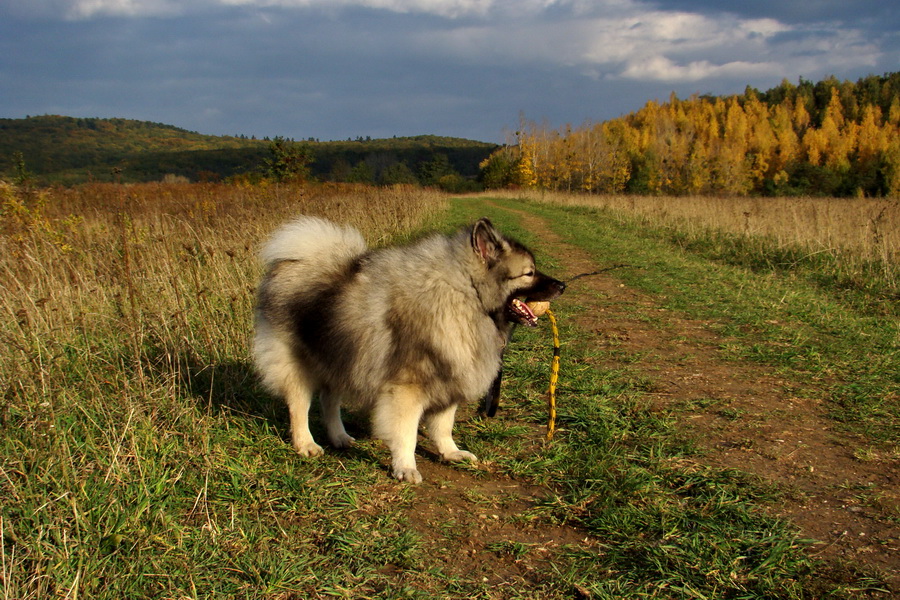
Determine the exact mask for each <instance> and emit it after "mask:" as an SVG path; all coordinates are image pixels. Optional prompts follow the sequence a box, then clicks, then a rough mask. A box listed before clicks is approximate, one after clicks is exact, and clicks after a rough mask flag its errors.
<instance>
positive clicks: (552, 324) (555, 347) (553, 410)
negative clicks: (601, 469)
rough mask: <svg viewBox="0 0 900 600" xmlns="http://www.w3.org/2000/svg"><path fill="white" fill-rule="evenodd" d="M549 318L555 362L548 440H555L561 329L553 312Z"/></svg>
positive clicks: (551, 369) (551, 375) (551, 386)
mask: <svg viewBox="0 0 900 600" xmlns="http://www.w3.org/2000/svg"><path fill="white" fill-rule="evenodd" d="M546 314H547V318H549V319H550V328H551V329H552V330H553V362H552V363H551V365H550V392H549V395H550V420H549V421H548V422H547V440H548V441H549V440H552V439H553V434H554V433H556V384H557V382H558V381H559V329H557V327H556V317H555V316H553V311H552V310H550V309H549V308H548V309H547V313H546Z"/></svg>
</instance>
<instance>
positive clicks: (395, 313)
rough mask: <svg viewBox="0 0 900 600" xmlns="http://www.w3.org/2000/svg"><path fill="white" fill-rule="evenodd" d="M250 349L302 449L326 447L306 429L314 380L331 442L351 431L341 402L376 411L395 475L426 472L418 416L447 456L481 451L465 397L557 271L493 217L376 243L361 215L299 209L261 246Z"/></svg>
mask: <svg viewBox="0 0 900 600" xmlns="http://www.w3.org/2000/svg"><path fill="white" fill-rule="evenodd" d="M261 258H262V261H263V263H264V265H265V276H264V278H263V281H262V283H261V285H260V288H259V295H258V303H257V308H256V332H255V339H254V347H253V354H254V360H255V363H256V366H257V368H258V370H259V372H260V374H261V376H262V380H263V382H264V384H265V385H266V387H267V388H268V389H269V390H270V391H272V392H273V393H275V394H277V395H279V396H282V397H283V398H284V399H285V401H286V403H287V406H288V409H289V412H290V419H291V436H292V441H293V445H294V448H295V449H296V450H297V452H299V453H300V454H301V455H304V456H315V455H319V454H321V453H322V448H321V447H320V446H319V445H318V444H316V442H315V441H314V440H313V438H312V435H311V434H310V431H309V425H308V414H309V408H310V403H311V399H312V396H313V395H314V393H316V392H318V394H319V400H320V404H321V408H322V415H323V421H324V424H325V428H326V431H327V434H328V438H329V440H330V442H331V444H332V445H333V446H335V447H337V448H344V447H347V446H349V445H350V444H351V443H352V442H353V438H351V437H350V436H349V435H347V432H346V431H345V430H344V425H343V423H342V421H341V417H340V407H341V405H342V404H344V405H346V406H349V407H350V408H354V407H356V408H362V409H367V410H370V411H371V417H372V430H373V433H374V435H375V436H377V437H379V438H381V439H383V440H384V441H385V442H386V443H387V445H388V448H389V449H390V451H391V463H392V473H393V475H394V477H396V478H397V479H399V480H401V481H411V482H419V481H421V479H422V477H421V475H420V474H419V471H418V470H417V469H416V461H415V448H416V440H417V432H418V428H419V424H420V421H421V422H423V423H424V425H425V426H426V428H427V432H428V435H429V437H430V438H431V439H432V440H433V442H434V445H435V447H436V449H437V452H438V453H439V454H440V456H441V457H442V458H443V459H444V460H448V461H462V460H473V461H474V460H476V458H475V456H474V455H472V454H471V453H469V452H465V451H463V450H460V449H459V448H458V447H457V446H456V443H455V442H454V441H453V438H452V429H453V424H454V417H455V414H456V409H457V406H458V405H459V404H460V403H461V402H466V401H475V400H478V399H480V398H481V397H483V396H484V395H485V393H486V392H487V391H488V389H489V387H490V385H491V383H492V382H493V381H494V378H495V376H496V375H497V373H498V372H499V369H500V361H501V352H502V350H503V348H504V346H505V345H506V343H507V338H508V334H509V330H510V327H511V326H512V323H513V322H516V321H521V320H522V316H521V315H520V314H517V313H516V312H513V311H511V309H510V304H511V302H512V301H513V299H515V298H527V299H535V300H549V299H552V298H555V297H556V296H558V295H559V294H560V293H562V290H563V288H564V287H565V286H564V285H563V284H562V283H561V282H559V281H557V280H555V279H552V278H550V277H547V276H546V275H543V274H542V273H539V272H538V271H537V269H536V268H535V264H534V257H533V255H532V253H531V252H529V251H528V250H527V249H526V248H525V247H524V246H522V245H521V244H519V243H517V242H515V241H514V240H511V239H508V238H506V237H504V236H503V235H502V234H500V232H498V231H497V230H496V229H495V228H494V227H493V225H492V224H491V223H490V222H489V221H488V220H486V219H482V220H480V221H478V222H477V223H475V224H474V225H473V226H471V227H468V228H466V229H463V230H461V231H459V232H458V233H457V234H456V235H453V236H443V235H433V236H431V237H427V238H425V239H422V240H421V241H419V242H417V243H414V244H411V245H408V246H402V247H392V248H385V249H380V250H371V251H370V250H368V249H367V247H366V244H365V241H364V240H363V238H362V236H361V235H360V234H359V232H358V231H356V230H355V229H353V228H351V227H347V226H341V225H336V224H334V223H331V222H329V221H325V220H323V219H319V218H313V217H301V218H299V219H297V220H295V221H293V222H291V223H289V224H287V225H285V226H283V227H282V228H281V229H279V230H278V231H276V232H275V234H274V235H273V236H272V238H271V239H270V240H269V241H268V243H267V244H266V245H265V246H264V247H263V249H262V252H261Z"/></svg>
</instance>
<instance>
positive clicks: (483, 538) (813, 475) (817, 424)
mask: <svg viewBox="0 0 900 600" xmlns="http://www.w3.org/2000/svg"><path fill="white" fill-rule="evenodd" d="M521 216H522V218H523V220H524V223H525V225H526V226H527V227H528V228H529V229H530V230H531V231H534V232H535V233H537V234H538V235H539V236H541V238H542V239H543V240H545V241H546V244H547V245H548V247H550V248H552V249H553V250H552V253H553V256H554V258H555V259H557V260H558V262H559V263H560V264H561V268H560V272H561V273H566V274H568V275H570V276H571V275H574V274H577V273H584V272H591V271H594V270H597V269H598V268H602V267H603V266H604V265H597V264H595V263H593V262H592V261H591V259H590V258H589V257H588V256H587V255H586V254H585V253H584V252H582V251H581V250H579V249H577V248H575V247H574V246H572V245H569V244H567V243H566V242H565V241H564V240H563V239H561V238H560V237H559V236H557V235H555V234H554V233H553V232H551V231H550V230H549V228H548V227H547V226H546V224H545V223H543V222H542V221H541V220H540V219H538V218H536V217H534V216H533V215H529V214H526V213H522V215H521ZM564 299H566V300H568V301H571V302H574V303H579V304H582V305H585V306H591V307H592V309H591V310H589V311H586V312H585V313H584V314H583V315H582V316H580V317H579V322H578V325H579V327H580V328H581V330H582V331H583V332H584V335H585V336H586V337H587V339H586V343H589V344H595V345H597V346H605V347H609V348H610V349H614V350H616V352H615V353H613V354H614V355H618V356H629V357H630V358H629V364H628V368H629V369H630V370H631V371H632V372H634V373H636V374H639V375H641V376H642V377H644V378H646V379H648V380H649V381H650V382H651V391H649V392H648V394H649V395H650V397H651V398H652V400H653V405H654V406H655V407H656V408H657V409H659V410H665V411H674V414H675V415H677V416H678V426H679V427H681V428H683V431H684V432H685V434H686V435H689V436H691V437H693V438H695V440H696V441H697V444H698V445H699V447H700V448H701V449H702V452H701V453H700V454H699V455H698V456H697V457H695V460H696V461H697V462H698V463H704V464H708V465H711V466H716V467H723V468H733V469H739V470H741V471H744V472H749V473H752V474H754V475H756V476H757V477H758V478H759V479H760V480H762V481H764V482H768V483H771V484H773V485H775V486H776V487H777V488H778V489H779V490H781V491H782V494H781V495H780V500H779V502H778V504H777V505H773V506H770V507H768V510H770V511H771V512H772V513H773V514H776V515H778V516H781V517H783V518H785V519H788V520H790V521H791V522H792V523H793V524H794V525H795V526H796V528H797V529H798V531H799V534H800V536H801V537H802V538H804V539H809V540H814V542H813V544H812V545H811V547H810V548H811V549H810V552H811V553H812V554H813V555H814V556H815V558H817V559H819V560H821V561H822V562H823V565H824V566H823V569H822V570H821V576H822V578H823V579H827V580H829V581H831V582H832V583H846V584H847V585H848V586H851V587H852V586H853V585H854V582H858V581H859V580H860V579H861V578H871V579H870V581H873V582H876V585H873V586H872V587H873V588H876V589H881V590H883V591H880V592H879V591H873V592H872V597H900V519H898V515H900V461H898V460H897V458H896V456H893V457H892V456H889V455H887V454H886V453H882V454H879V453H878V451H877V450H871V449H870V448H869V445H868V444H867V443H866V441H865V440H863V439H861V438H859V437H856V436H854V435H851V434H848V433H846V432H843V431H841V430H839V428H838V427H837V424H836V423H835V422H834V421H832V420H830V419H829V418H828V417H827V416H826V415H825V407H824V406H822V404H821V403H820V402H818V401H817V400H815V399H812V398H807V397H804V396H803V395H799V394H798V393H797V392H796V390H797V389H799V388H798V386H796V385H795V382H791V381H787V380H785V378H784V377H783V376H782V375H780V374H779V373H777V372H776V371H775V370H774V368H769V367H766V366H763V365H758V364H753V363H748V362H740V361H736V360H733V359H728V358H727V357H725V356H723V353H722V350H721V348H722V347H724V346H725V345H726V344H727V342H728V340H727V339H725V338H723V337H721V335H720V334H719V333H717V328H716V327H715V325H716V324H715V323H709V322H704V321H699V320H694V319H690V318H686V317H685V316H683V315H679V314H675V313H674V312H672V311H668V310H665V309H664V308H663V307H662V306H661V305H660V303H659V302H658V301H656V300H655V299H654V298H653V297H652V296H648V295H646V294H643V293H641V292H639V291H637V290H635V289H632V288H629V287H628V286H626V285H625V284H624V283H623V282H621V281H619V280H617V279H616V277H615V271H613V272H610V273H608V274H603V275H599V276H595V277H587V278H583V279H580V280H578V281H577V283H573V284H572V285H571V286H570V288H569V290H567V291H566V295H565V297H564ZM560 301H563V300H560ZM648 317H649V318H648ZM591 338H592V339H591ZM606 354H607V353H604V355H606ZM601 366H608V367H610V368H617V369H619V368H622V365H621V364H618V363H616V362H614V361H613V360H612V359H610V362H609V364H607V365H601ZM462 416H463V418H464V415H462ZM423 463H424V464H423ZM420 469H421V470H422V472H423V475H424V477H425V482H424V483H423V484H421V485H420V487H419V488H418V489H417V492H416V496H415V499H414V500H413V506H412V510H411V511H410V515H411V520H412V522H413V524H414V526H415V527H416V528H417V529H418V530H419V531H420V533H421V534H422V535H423V538H424V539H425V540H426V543H432V544H434V545H435V547H440V548H441V549H442V552H444V553H445V555H446V556H447V561H448V569H449V571H450V572H451V573H452V572H458V573H460V574H465V575H466V576H467V577H471V576H473V575H477V576H478V577H480V578H482V579H483V580H484V581H485V582H488V583H489V584H491V585H492V586H497V587H498V589H500V588H502V587H503V586H512V587H513V589H515V587H516V586H517V585H518V584H521V583H524V582H529V583H531V584H532V585H533V584H535V583H538V582H539V580H540V578H539V575H538V574H539V573H540V571H541V568H542V567H543V566H545V565H544V563H545V562H546V561H545V558H544V557H549V555H550V554H551V552H552V551H553V550H554V549H557V548H559V547H561V546H565V545H567V544H573V545H579V546H581V547H585V546H587V547H590V546H591V545H594V544H596V541H594V540H592V539H591V538H590V536H589V535H587V534H586V533H585V532H583V531H581V530H579V529H577V528H574V527H567V526H553V527H551V526H548V525H546V524H541V523H533V522H532V523H530V522H522V521H521V519H520V518H519V516H520V515H522V513H523V512H525V510H526V509H527V508H529V507H530V506H533V505H534V504H535V502H536V501H537V500H538V499H540V498H543V497H545V496H547V495H548V494H550V493H551V492H550V491H549V490H547V489H544V488H541V487H538V486H534V485H528V484H524V483H521V482H517V481H513V480H510V479H508V478H504V477H501V476H498V475H495V474H491V473H479V474H478V476H475V475H472V474H470V473H467V472H465V471H462V470H459V469H456V468H453V467H450V466H445V465H441V464H439V463H436V462H433V461H420ZM448 523H450V524H454V525H453V526H452V527H449V528H448V525H447V524H448ZM517 544H519V545H517ZM517 548H519V549H521V548H527V549H528V551H527V552H517ZM535 550H536V551H535ZM501 595H502V594H501ZM581 595H583V594H581V593H580V591H579V590H573V596H574V597H578V596H581Z"/></svg>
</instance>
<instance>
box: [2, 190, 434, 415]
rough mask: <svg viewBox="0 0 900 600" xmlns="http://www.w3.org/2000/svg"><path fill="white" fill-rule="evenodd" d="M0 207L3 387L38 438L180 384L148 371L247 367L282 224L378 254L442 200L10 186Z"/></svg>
mask: <svg viewBox="0 0 900 600" xmlns="http://www.w3.org/2000/svg"><path fill="white" fill-rule="evenodd" d="M0 203H2V206H0V208H2V213H0V281H2V282H3V285H2V286H0V344H2V345H3V346H4V351H3V352H2V353H0V388H2V389H3V390H5V392H4V393H5V394H6V397H7V401H8V402H7V405H15V406H16V408H15V411H16V412H17V413H19V412H20V411H24V414H26V415H30V416H25V421H26V422H33V423H34V424H35V426H36V427H39V423H40V422H43V421H45V419H43V418H42V417H41V416H40V415H42V414H44V415H46V414H48V411H51V412H52V411H53V410H54V409H55V408H59V407H58V405H59V404H69V403H70V401H71V400H73V399H74V400H76V401H77V399H78V398H83V397H85V396H94V395H103V394H108V393H109V391H110V388H113V389H115V390H116V392H115V393H117V394H119V395H120V396H123V397H129V395H131V394H132V393H133V392H137V395H138V396H140V395H144V394H149V395H151V396H154V395H160V394H165V393H166V389H165V386H166V385H172V381H168V382H164V383H163V387H162V388H159V387H158V386H157V387H156V388H153V387H152V386H148V383H147V381H146V373H147V372H148V362H152V361H157V362H159V361H163V362H168V363H169V364H168V366H167V367H166V369H165V371H166V372H167V373H168V376H169V377H170V379H171V377H174V376H176V375H177V374H178V371H179V370H180V369H182V368H183V367H184V366H185V365H184V364H182V363H184V362H185V361H187V360H192V361H193V360H196V361H198V363H197V364H196V365H194V366H199V368H204V366H209V365H213V364H215V363H217V362H219V361H232V362H233V361H237V360H241V359H242V358H243V357H245V356H246V355H247V351H248V346H249V336H250V330H251V310H252V303H253V293H254V288H255V285H256V282H257V279H258V277H259V275H260V269H259V265H258V264H257V260H256V250H257V247H258V245H259V243H260V242H261V241H262V240H263V239H264V237H265V236H266V235H267V234H268V233H269V232H270V231H271V230H272V229H274V228H275V227H276V226H277V225H278V224H279V223H281V222H282V221H284V220H286V219H288V218H290V217H292V216H294V215H297V214H300V213H305V214H314V215H320V216H324V217H328V218H331V219H334V220H338V221H341V222H349V223H352V224H354V225H356V226H358V227H359V228H360V230H361V231H362V232H363V233H364V235H365V236H366V237H367V239H368V240H369V241H370V243H373V244H379V243H383V242H387V241H390V239H391V238H392V237H394V236H396V235H398V234H403V233H405V232H408V231H409V230H410V229H411V228H415V227H417V226H421V225H423V224H424V223H426V222H427V221H429V220H430V219H432V218H433V217H434V216H435V215H436V214H437V211H438V210H439V209H440V208H441V206H442V203H443V198H442V197H441V196H440V195H439V194H438V193H436V192H430V191H424V190H420V189H417V188H412V187H396V188H381V189H375V188H367V187H350V186H339V187H338V186H332V187H329V186H321V187H306V188H300V187H290V186H270V187H258V186H257V187H236V186H227V185H215V184H209V185H201V184H195V185H191V184H169V185H166V184H146V185H134V186H118V185H112V184H99V185H88V186H83V187H77V188H72V189H51V190H41V191H22V190H19V189H17V188H15V187H13V186H10V185H7V184H0ZM198 355H199V356H202V358H198ZM190 357H193V358H190ZM70 408H71V407H70ZM3 416H4V415H2V414H0V418H2V417H3ZM6 416H9V415H6Z"/></svg>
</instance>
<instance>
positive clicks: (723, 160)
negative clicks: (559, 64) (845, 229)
mask: <svg viewBox="0 0 900 600" xmlns="http://www.w3.org/2000/svg"><path fill="white" fill-rule="evenodd" d="M898 134H900V73H888V74H885V75H883V76H869V77H866V78H863V79H860V80H859V81H857V82H855V83H853V82H849V81H838V80H837V79H836V78H834V77H830V78H828V79H825V80H823V81H820V82H818V83H812V82H810V81H806V80H803V79H800V81H799V83H798V84H796V85H795V84H792V83H790V82H788V81H787V80H785V81H783V82H782V83H781V84H780V85H779V86H777V87H775V88H772V89H770V90H767V91H765V92H760V91H758V90H756V89H753V88H750V87H748V88H747V89H746V90H745V92H744V93H743V94H741V95H733V96H727V97H715V96H692V97H690V98H687V99H679V98H678V97H677V96H676V95H675V94H674V93H673V94H672V95H671V96H670V97H669V100H668V101H667V102H664V103H660V102H657V101H650V102H648V103H647V104H646V105H645V106H644V107H643V108H641V109H640V110H638V111H637V112H633V113H630V114H628V115H626V116H624V117H621V118H618V119H613V120H610V121H605V122H602V123H594V122H590V121H588V122H586V123H584V124H582V125H581V126H579V127H572V126H571V125H566V126H565V127H562V128H559V129H553V128H551V127H550V126H548V125H547V124H546V123H541V124H539V123H536V122H533V121H527V120H526V119H524V117H523V118H522V119H521V121H520V124H519V128H518V131H516V133H515V140H514V141H512V142H511V143H510V144H508V145H506V146H504V147H502V148H499V149H498V150H497V151H495V152H494V153H493V154H492V155H491V156H490V157H488V158H487V159H486V160H485V161H483V162H482V164H481V171H482V179H483V181H484V183H485V185H486V186H487V187H509V186H518V187H537V188H544V189H552V190H566V191H582V192H591V193H623V192H625V193H643V194H647V193H649V194H675V195H686V194H725V195H742V194H762V195H824V196H852V195H862V196H900V135H898Z"/></svg>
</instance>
